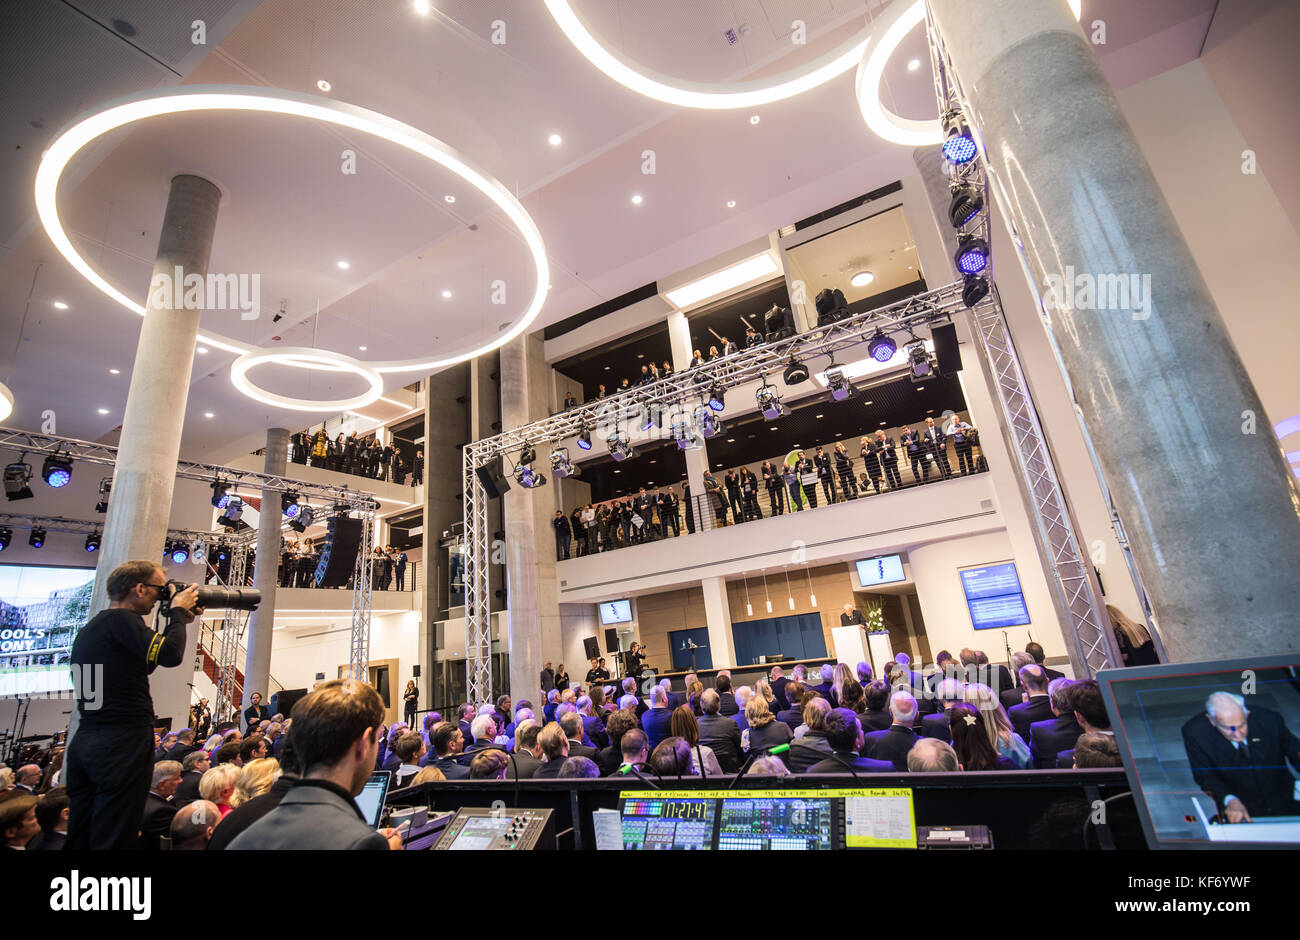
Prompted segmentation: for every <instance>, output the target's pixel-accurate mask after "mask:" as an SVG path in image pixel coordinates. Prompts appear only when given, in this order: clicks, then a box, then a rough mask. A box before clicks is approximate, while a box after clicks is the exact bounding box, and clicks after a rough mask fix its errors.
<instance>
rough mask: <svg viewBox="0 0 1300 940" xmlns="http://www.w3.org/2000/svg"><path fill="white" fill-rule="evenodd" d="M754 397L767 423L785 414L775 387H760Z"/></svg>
mask: <svg viewBox="0 0 1300 940" xmlns="http://www.w3.org/2000/svg"><path fill="white" fill-rule="evenodd" d="M754 397H755V398H756V399H757V400H758V407H759V410H760V411H762V412H763V417H764V418H766V419H767V420H768V421H775V420H776V419H777V418H779V417H781V416H782V415H784V414H785V406H784V405H782V404H781V396H780V395H778V394H777V392H776V386H775V385H760V386H759V387H758V391H757V392H755V393H754Z"/></svg>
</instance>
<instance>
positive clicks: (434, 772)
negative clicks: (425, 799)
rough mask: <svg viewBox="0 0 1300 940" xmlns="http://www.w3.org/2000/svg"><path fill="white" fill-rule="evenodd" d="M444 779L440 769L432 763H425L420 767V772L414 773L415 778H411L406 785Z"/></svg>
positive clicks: (439, 781) (416, 784)
mask: <svg viewBox="0 0 1300 940" xmlns="http://www.w3.org/2000/svg"><path fill="white" fill-rule="evenodd" d="M446 779H447V778H446V776H445V775H444V774H443V772H442V771H441V770H439V769H438V768H437V767H434V766H433V765H432V764H426V765H425V766H424V767H421V768H420V772H419V773H418V774H416V775H415V778H414V779H413V780H411V782H410V783H408V784H407V786H408V787H418V786H420V785H421V784H424V783H441V782H442V781H444V780H446Z"/></svg>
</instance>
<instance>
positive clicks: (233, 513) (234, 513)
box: [217, 496, 244, 528]
mask: <svg viewBox="0 0 1300 940" xmlns="http://www.w3.org/2000/svg"><path fill="white" fill-rule="evenodd" d="M243 514H244V501H243V500H242V499H240V498H239V497H238V496H232V497H230V501H229V502H227V503H226V511H225V512H224V513H222V514H221V515H220V516H219V517H218V518H217V525H219V526H230V527H231V528H234V527H235V523H236V522H238V521H239V517H240V516H242V515H243Z"/></svg>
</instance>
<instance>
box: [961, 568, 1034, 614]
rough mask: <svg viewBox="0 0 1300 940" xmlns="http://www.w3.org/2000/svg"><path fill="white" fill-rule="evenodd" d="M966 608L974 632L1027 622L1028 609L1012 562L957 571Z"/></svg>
mask: <svg viewBox="0 0 1300 940" xmlns="http://www.w3.org/2000/svg"><path fill="white" fill-rule="evenodd" d="M958 574H960V575H961V587H962V590H963V591H964V592H965V594H966V608H967V609H968V610H969V611H970V620H971V624H972V625H973V626H974V627H975V629H976V630H991V629H993V628H994V627H1016V626H1020V625H1022V624H1027V623H1029V608H1028V607H1026V606H1025V595H1024V594H1023V593H1022V592H1021V590H1020V577H1019V576H1018V575H1017V574H1016V565H1015V562H1010V561H1008V562H1003V563H1001V564H997V565H983V566H981V567H979V568H966V569H965V570H963V571H960V572H958Z"/></svg>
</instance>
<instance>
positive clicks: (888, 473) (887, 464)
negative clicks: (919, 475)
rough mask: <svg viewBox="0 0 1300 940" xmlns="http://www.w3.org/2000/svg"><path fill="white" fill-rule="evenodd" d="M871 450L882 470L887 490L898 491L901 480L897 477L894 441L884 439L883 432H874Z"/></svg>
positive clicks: (896, 457) (896, 454)
mask: <svg viewBox="0 0 1300 940" xmlns="http://www.w3.org/2000/svg"><path fill="white" fill-rule="evenodd" d="M871 448H872V450H874V451H875V452H876V456H877V458H878V459H879V460H880V464H881V466H882V467H883V468H884V471H885V481H886V482H887V483H888V484H889V488H890V489H891V490H896V489H898V488H899V487H900V486H902V485H903V478H902V477H900V476H899V475H898V449H897V448H896V447H895V446H894V439H893V438H892V437H886V436H885V432H884V431H876V439H875V440H874V441H872V442H871Z"/></svg>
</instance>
